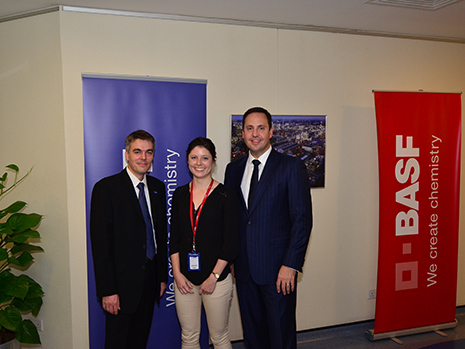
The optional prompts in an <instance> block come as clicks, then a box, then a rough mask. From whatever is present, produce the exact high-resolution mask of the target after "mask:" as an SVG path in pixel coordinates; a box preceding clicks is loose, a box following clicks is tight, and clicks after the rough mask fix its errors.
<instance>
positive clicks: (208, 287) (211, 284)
mask: <svg viewBox="0 0 465 349" xmlns="http://www.w3.org/2000/svg"><path fill="white" fill-rule="evenodd" d="M216 281H217V279H216V277H215V276H214V275H213V274H210V276H209V277H208V278H207V279H206V280H205V281H204V282H203V283H202V285H201V286H200V290H199V294H212V293H213V291H215V288H216Z"/></svg>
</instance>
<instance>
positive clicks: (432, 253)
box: [374, 92, 461, 333]
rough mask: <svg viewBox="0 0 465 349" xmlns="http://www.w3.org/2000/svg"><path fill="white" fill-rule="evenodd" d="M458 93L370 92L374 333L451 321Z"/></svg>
mask: <svg viewBox="0 0 465 349" xmlns="http://www.w3.org/2000/svg"><path fill="white" fill-rule="evenodd" d="M460 99H461V95H460V94H458V93H453V94H452V93H451V94H448V93H425V92H375V108H376V121H377V132H378V153H379V256H378V285H377V297H376V315H375V329H374V333H383V332H392V331H400V330H405V329H412V328H420V327H424V326H431V325H435V324H441V323H446V322H452V321H454V319H455V307H456V289H457V259H458V226H459V224H458V223H459V193H460V190H459V185H460V138H461V100H460Z"/></svg>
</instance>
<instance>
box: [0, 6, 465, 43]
mask: <svg viewBox="0 0 465 349" xmlns="http://www.w3.org/2000/svg"><path fill="white" fill-rule="evenodd" d="M377 1H378V2H391V3H396V4H403V5H408V6H424V5H431V6H435V5H441V4H444V3H448V2H450V1H452V0H370V1H368V0H61V1H60V2H59V3H56V2H54V1H53V0H0V20H6V19H9V17H10V16H13V15H17V14H20V13H24V12H29V11H35V10H38V9H42V8H48V7H51V6H55V7H56V5H63V6H71V7H84V8H92V9H103V10H116V11H129V12H136V13H138V14H139V15H140V14H142V13H144V14H149V15H169V16H172V15H181V16H188V17H189V18H185V19H189V20H192V19H199V20H208V21H214V22H220V23H221V22H227V23H237V24H246V25H260V26H271V27H282V28H290V29H293V28H294V29H301V30H321V31H332V32H348V33H353V34H367V35H383V36H384V35H389V36H391V35H392V36H397V37H399V36H400V37H415V38H420V39H425V38H426V39H431V40H444V41H453V42H460V43H465V0H459V1H457V2H455V3H451V4H448V5H446V6H444V7H442V8H440V9H436V10H428V9H423V8H411V7H405V6H392V5H385V4H373V3H369V2H377ZM64 9H66V7H64ZM169 16H168V18H169ZM192 17H196V18H192Z"/></svg>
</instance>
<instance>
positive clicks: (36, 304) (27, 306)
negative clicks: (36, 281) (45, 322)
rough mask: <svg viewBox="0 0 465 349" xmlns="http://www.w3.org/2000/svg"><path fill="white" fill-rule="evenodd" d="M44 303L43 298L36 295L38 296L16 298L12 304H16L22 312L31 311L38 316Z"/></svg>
mask: <svg viewBox="0 0 465 349" xmlns="http://www.w3.org/2000/svg"><path fill="white" fill-rule="evenodd" d="M42 303H43V301H42V298H41V297H36V298H29V299H27V298H26V299H24V300H21V299H19V298H15V299H14V300H13V302H12V303H11V304H12V305H13V306H15V307H16V308H17V309H18V310H19V311H20V312H22V313H28V312H31V313H32V315H34V316H37V314H38V313H39V310H40V308H41V307H42Z"/></svg>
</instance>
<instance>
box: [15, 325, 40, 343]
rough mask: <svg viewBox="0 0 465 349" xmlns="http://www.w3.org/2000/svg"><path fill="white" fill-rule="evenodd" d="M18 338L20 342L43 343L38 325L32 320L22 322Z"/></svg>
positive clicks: (17, 333) (17, 334)
mask: <svg viewBox="0 0 465 349" xmlns="http://www.w3.org/2000/svg"><path fill="white" fill-rule="evenodd" d="M16 339H17V340H18V341H19V342H20V343H27V344H42V343H41V342H40V337H39V332H37V327H36V326H35V325H34V324H33V323H32V321H31V320H24V321H23V322H22V324H21V327H20V329H19V331H17V332H16Z"/></svg>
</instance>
